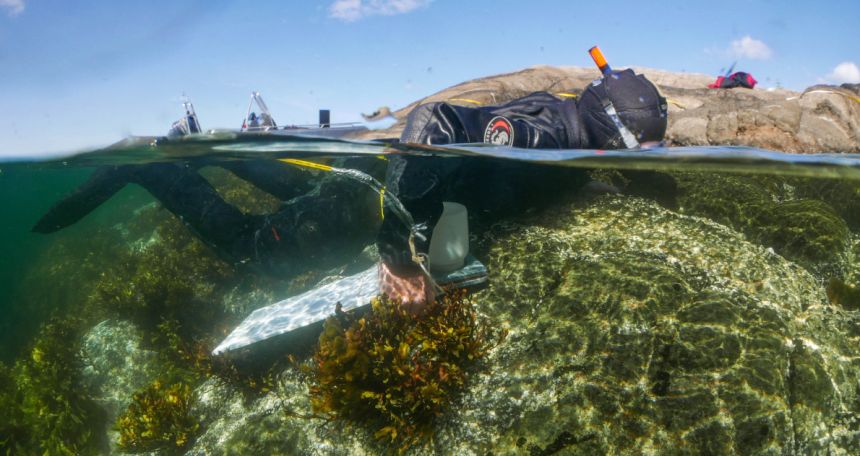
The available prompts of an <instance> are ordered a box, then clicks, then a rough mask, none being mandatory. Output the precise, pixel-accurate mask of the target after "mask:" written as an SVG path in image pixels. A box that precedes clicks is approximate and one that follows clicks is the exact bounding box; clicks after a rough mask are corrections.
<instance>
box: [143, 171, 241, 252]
mask: <svg viewBox="0 0 860 456" xmlns="http://www.w3.org/2000/svg"><path fill="white" fill-rule="evenodd" d="M130 178H131V181H132V182H134V183H136V184H139V185H141V186H142V187H144V188H145V189H146V190H147V191H149V193H151V194H152V196H154V197H155V198H156V199H158V201H160V202H161V204H163V205H164V207H165V208H166V209H167V210H169V211H170V212H171V213H173V214H174V215H175V216H177V217H178V218H179V219H180V220H181V221H182V222H183V223H184V224H185V225H186V226H187V227H189V228H190V229H191V230H193V231H194V232H196V233H197V234H198V236H199V237H200V238H201V240H203V242H205V243H206V244H208V245H210V246H211V247H213V248H215V249H216V250H217V251H218V252H219V253H222V254H226V255H227V256H228V257H230V259H232V260H233V261H240V260H243V259H245V258H247V257H248V256H249V255H250V252H248V251H247V250H246V249H245V248H243V246H244V245H245V244H244V243H243V242H241V240H242V239H243V238H244V237H247V236H248V233H250V232H251V230H252V223H253V220H252V218H251V217H248V216H246V215H245V214H243V213H242V212H241V211H240V210H239V209H237V208H236V207H234V206H232V205H230V204H227V203H226V202H225V201H224V200H223V199H222V198H221V196H220V195H219V194H218V192H217V191H216V190H215V188H214V187H212V185H211V184H209V182H208V181H207V180H206V179H204V178H203V177H202V176H201V175H200V174H198V173H197V171H196V170H195V169H193V168H191V167H188V166H186V165H184V164H174V163H154V164H149V165H146V166H139V167H135V169H134V171H133V172H132V173H131V177H130Z"/></svg>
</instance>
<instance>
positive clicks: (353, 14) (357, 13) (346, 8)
mask: <svg viewBox="0 0 860 456" xmlns="http://www.w3.org/2000/svg"><path fill="white" fill-rule="evenodd" d="M0 1H14V0H0ZM432 1H433V0H337V1H335V2H334V3H332V5H331V6H330V7H329V8H328V12H329V15H330V16H331V17H333V18H335V19H340V20H342V21H345V22H354V21H357V20H359V19H362V18H365V17H367V16H377V15H380V16H394V15H395V14H403V13H408V12H410V11H412V10H416V9H418V8H422V7H425V6H427V5H429V4H430V2H432Z"/></svg>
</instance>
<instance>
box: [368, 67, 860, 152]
mask: <svg viewBox="0 0 860 456" xmlns="http://www.w3.org/2000/svg"><path fill="white" fill-rule="evenodd" d="M634 69H635V70H636V71H637V72H639V73H642V74H644V75H645V76H647V77H648V78H649V79H650V80H651V81H652V82H654V83H655V84H656V85H657V86H658V87H659V88H660V90H661V92H662V93H663V94H664V96H666V97H667V98H668V100H669V128H668V131H667V133H666V140H667V144H668V145H670V146H704V145H744V146H750V147H760V148H764V149H772V150H780V151H784V152H799V153H812V152H852V153H856V152H860V98H858V94H857V93H856V92H855V91H854V90H852V86H850V85H843V86H842V87H833V86H814V87H810V88H808V89H807V90H805V91H803V92H802V93H798V92H793V91H789V90H783V89H777V90H762V89H755V90H748V89H731V90H722V89H708V88H706V87H707V84H708V83H710V82H713V79H714V78H713V77H711V76H706V75H702V74H685V73H671V72H666V71H661V70H654V69H649V68H634ZM598 76H599V73H598V71H597V70H596V69H591V68H577V67H549V66H537V67H532V68H528V69H525V70H522V71H517V72H514V73H508V74H502V75H498V76H490V77H486V78H480V79H475V80H472V81H468V82H464V83H462V84H458V85H455V86H453V87H450V88H448V89H444V90H442V91H439V92H437V93H435V94H433V95H430V96H428V97H426V98H422V99H421V100H418V101H416V102H414V103H412V104H410V105H408V106H406V107H405V108H403V109H400V110H397V111H396V112H395V113H394V116H395V117H396V118H397V119H398V122H397V123H396V124H394V125H393V126H392V127H390V128H388V129H385V130H375V131H371V132H367V133H364V134H363V135H362V136H360V139H373V138H386V137H388V138H390V137H398V136H400V132H401V131H402V130H403V127H404V125H405V120H406V116H407V115H408V114H409V112H410V111H412V109H414V108H415V107H416V106H418V105H419V104H421V103H427V102H432V101H449V102H452V103H461V104H464V103H465V104H470V103H471V102H470V101H464V100H472V101H476V102H479V103H482V104H496V103H502V102H505V101H508V100H512V99H514V98H518V97H521V96H524V95H527V94H529V93H532V92H536V91H549V92H553V93H557V92H564V91H569V90H571V89H573V90H581V89H582V88H583V87H585V86H586V85H587V84H588V83H589V82H591V81H592V80H593V79H596V78H597V77H598Z"/></svg>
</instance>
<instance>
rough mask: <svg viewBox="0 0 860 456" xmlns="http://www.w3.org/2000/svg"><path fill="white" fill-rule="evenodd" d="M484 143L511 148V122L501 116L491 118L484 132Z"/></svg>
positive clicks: (512, 132) (512, 134)
mask: <svg viewBox="0 0 860 456" xmlns="http://www.w3.org/2000/svg"><path fill="white" fill-rule="evenodd" d="M484 142H485V143H489V144H495V145H497V146H512V145H513V144H514V127H513V126H512V125H511V122H510V121H509V120H508V119H506V118H504V117H501V116H498V117H493V120H491V121H490V123H489V124H487V129H486V130H484Z"/></svg>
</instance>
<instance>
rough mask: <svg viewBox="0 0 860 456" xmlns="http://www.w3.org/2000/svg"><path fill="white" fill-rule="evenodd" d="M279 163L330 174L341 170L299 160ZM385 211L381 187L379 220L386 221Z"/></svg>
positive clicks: (294, 159) (283, 160)
mask: <svg viewBox="0 0 860 456" xmlns="http://www.w3.org/2000/svg"><path fill="white" fill-rule="evenodd" d="M377 158H379V159H381V160H387V159H386V158H385V157H382V156H378V157H377ZM278 161H282V162H284V163H289V164H291V165H296V166H301V167H304V168H311V169H318V170H320V171H330V172H337V171H340V169H338V168H335V167H332V166H329V165H323V164H321V163H315V162H312V161H307V160H299V159H297V158H281V159H279V160H278ZM384 209H385V187H380V188H379V218H380V219H382V220H385V210H384Z"/></svg>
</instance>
